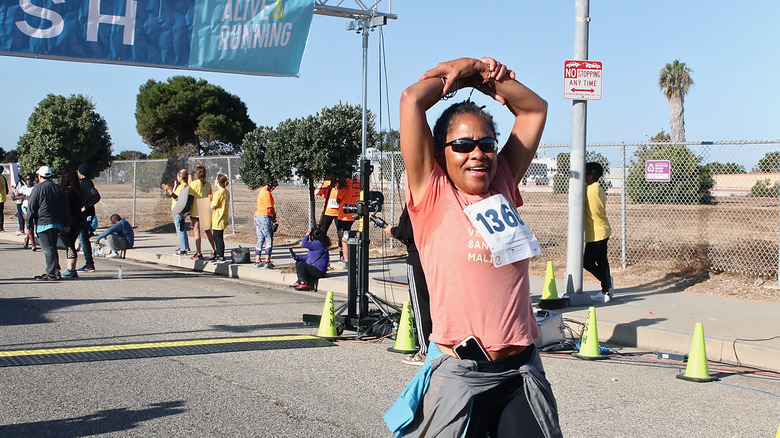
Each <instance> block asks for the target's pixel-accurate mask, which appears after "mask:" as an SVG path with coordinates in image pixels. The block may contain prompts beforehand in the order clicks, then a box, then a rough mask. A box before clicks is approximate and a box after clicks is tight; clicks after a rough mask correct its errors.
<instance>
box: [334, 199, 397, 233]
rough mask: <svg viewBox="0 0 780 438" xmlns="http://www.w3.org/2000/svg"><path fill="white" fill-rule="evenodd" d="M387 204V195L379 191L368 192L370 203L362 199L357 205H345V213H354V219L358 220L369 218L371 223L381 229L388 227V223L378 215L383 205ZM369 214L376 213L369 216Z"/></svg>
mask: <svg viewBox="0 0 780 438" xmlns="http://www.w3.org/2000/svg"><path fill="white" fill-rule="evenodd" d="M384 203H385V195H383V194H382V192H379V191H369V192H368V202H366V200H364V199H361V200H360V201H358V202H357V204H344V213H354V216H353V218H354V219H355V220H358V219H359V218H361V217H363V216H368V218H369V219H370V220H371V222H372V223H373V224H374V225H376V226H377V227H379V228H385V227H387V222H385V220H384V219H382V218H381V217H379V216H377V215H376V214H377V213H379V212H381V211H382V205H383V204H384ZM369 213H374V214H373V215H370V216H369Z"/></svg>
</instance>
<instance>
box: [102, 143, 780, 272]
mask: <svg viewBox="0 0 780 438" xmlns="http://www.w3.org/2000/svg"><path fill="white" fill-rule="evenodd" d="M779 145H780V140H774V141H739V142H689V143H686V144H684V145H671V144H665V143H628V142H626V143H597V144H589V145H588V147H587V153H586V160H588V161H598V162H600V163H602V165H603V166H604V168H605V171H606V173H605V175H604V177H603V178H602V181H601V183H602V184H604V186H605V188H606V191H607V214H608V216H609V220H610V223H611V225H612V237H611V238H610V248H609V257H610V263H611V264H612V265H613V266H622V267H626V266H630V265H643V264H644V265H658V264H663V265H665V266H674V267H676V268H678V269H680V268H684V269H690V270H714V271H724V272H732V273H743V274H748V275H753V276H761V277H765V278H772V277H775V278H776V277H777V275H778V261H779V260H780V250H779V246H780V245H779V241H780V202H778V187H779V186H780V163H779V162H778V161H779V160H778V156H780V152H777V151H778V150H780V148H779V147H778V146H779ZM569 151H570V147H569V145H565V144H561V145H541V146H540V148H539V151H538V154H537V158H536V159H535V160H534V162H533V164H532V165H531V168H530V169H529V171H528V173H527V174H526V177H525V178H524V179H523V182H522V184H521V185H520V192H521V193H522V195H523V199H524V205H523V207H521V208H520V210H519V211H520V214H521V216H522V217H523V219H524V220H525V221H526V222H527V223H528V225H529V226H530V228H531V230H533V232H534V234H535V235H536V237H537V238H538V239H539V242H540V243H541V245H542V248H543V249H542V255H541V256H540V258H543V259H544V260H545V261H546V260H553V261H555V263H556V264H558V263H561V264H565V258H566V242H567V224H568V215H569V208H568V176H569V168H568V167H569V164H568V162H569V161H568V153H569ZM368 158H369V159H370V160H371V162H372V164H373V166H374V170H373V172H372V174H371V190H378V191H381V192H382V193H383V195H384V197H385V203H384V207H383V211H382V212H381V213H378V216H380V217H383V218H384V219H385V220H387V221H388V222H391V223H395V222H397V219H398V217H399V216H400V214H401V211H402V210H403V206H404V203H405V197H404V190H403V171H404V165H403V161H402V160H401V156H400V154H399V153H398V152H382V153H372V154H370V155H369V156H368ZM198 165H203V166H205V167H206V169H207V175H208V180H209V181H213V178H214V177H215V176H216V175H217V174H218V173H223V174H225V175H226V176H228V179H229V181H230V183H231V184H230V186H229V187H228V189H229V190H230V192H231V203H232V205H231V210H230V211H231V223H230V227H229V229H228V230H227V232H228V234H229V233H230V232H231V231H232V232H233V233H234V234H235V235H237V236H238V237H239V238H240V240H241V241H245V242H252V241H253V236H254V235H255V231H254V222H253V216H254V211H255V199H256V196H257V192H256V191H251V190H249V189H248V188H247V187H246V185H245V184H243V183H242V182H241V177H240V175H239V170H238V169H239V168H240V158H239V157H208V158H181V159H168V160H142V161H115V162H114V163H113V164H112V166H111V167H110V168H108V169H106V170H105V171H104V172H103V173H102V174H101V175H100V176H99V177H98V178H96V179H95V184H96V186H97V188H98V190H100V193H101V195H102V200H101V203H100V204H99V205H98V217H99V219H100V220H101V222H102V223H105V221H106V220H107V218H108V217H109V216H110V215H111V214H112V213H115V212H116V213H119V214H120V215H122V216H123V217H126V218H128V219H131V220H132V223H133V224H134V225H135V226H137V227H139V229H141V230H149V231H153V232H171V233H173V232H174V228H173V224H172V223H171V218H170V207H171V201H170V198H168V197H166V196H165V195H164V192H163V191H162V190H161V189H160V184H161V183H163V182H165V183H168V184H172V183H173V181H174V175H175V172H176V171H177V170H178V169H180V168H186V169H189V170H192V169H194V167H195V166H198ZM648 166H649V167H648ZM667 180H668V181H667ZM274 198H275V200H276V209H277V215H278V220H279V223H280V229H279V234H278V235H277V242H279V243H285V242H289V243H292V242H294V241H295V240H298V239H300V238H301V236H303V234H304V233H305V232H306V230H308V229H309V228H310V227H311V226H312V224H310V223H309V217H310V211H309V208H310V207H309V192H308V186H307V185H304V184H303V183H302V182H300V181H291V182H286V183H282V184H281V185H280V186H279V187H278V188H277V189H276V190H275V191H274ZM314 199H315V205H314V207H313V209H314V213H315V214H314V217H315V218H316V220H319V217H320V215H321V212H322V210H323V202H324V201H323V199H322V198H320V197H315V198H314ZM354 229H355V230H356V229H357V226H355V227H354ZM330 233H331V237H332V238H333V239H335V238H336V235H335V227H331V230H330ZM370 239H371V241H372V242H388V245H390V246H394V247H396V248H398V247H399V243H398V242H395V241H393V240H392V239H389V240H385V239H386V237H385V236H384V233H382V231H381V230H380V229H379V228H377V227H375V226H371V229H370ZM334 241H335V240H334Z"/></svg>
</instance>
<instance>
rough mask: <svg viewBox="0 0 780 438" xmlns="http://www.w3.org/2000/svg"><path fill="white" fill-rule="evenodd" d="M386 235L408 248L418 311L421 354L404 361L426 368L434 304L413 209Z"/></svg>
mask: <svg viewBox="0 0 780 438" xmlns="http://www.w3.org/2000/svg"><path fill="white" fill-rule="evenodd" d="M385 234H387V235H388V236H390V237H394V238H396V239H398V240H400V241H401V242H403V243H404V245H406V278H407V279H408V281H409V298H410V300H411V302H412V311H413V312H414V326H415V328H416V329H417V338H418V339H417V342H418V344H419V346H420V349H419V350H418V351H417V353H413V354H407V355H405V356H404V358H403V359H402V361H403V363H405V364H407V365H417V366H422V364H423V362H425V356H426V355H427V354H428V338H429V336H430V335H431V330H432V327H433V323H432V322H431V303H430V297H429V296H428V283H427V282H426V281H425V273H424V272H423V268H422V263H421V262H420V253H419V252H418V251H417V245H415V243H414V228H413V227H412V221H411V219H409V210H408V208H407V207H404V211H403V212H401V217H400V218H398V225H396V226H388V227H385Z"/></svg>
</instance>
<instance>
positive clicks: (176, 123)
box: [135, 76, 255, 157]
mask: <svg viewBox="0 0 780 438" xmlns="http://www.w3.org/2000/svg"><path fill="white" fill-rule="evenodd" d="M135 108H136V109H135V118H136V129H137V131H138V134H140V135H141V137H142V138H143V141H144V143H146V144H148V145H149V147H150V148H151V149H152V153H153V155H154V156H157V157H178V156H203V155H226V154H237V153H240V152H241V149H240V145H241V142H242V141H243V139H244V136H245V135H246V134H247V133H248V132H251V131H252V130H254V129H255V124H254V123H253V122H252V120H250V119H249V116H248V115H247V108H246V105H245V104H244V102H242V101H241V99H240V98H239V97H238V96H236V95H232V94H229V93H228V92H226V91H225V90H224V89H223V88H222V87H219V86H217V85H212V84H209V83H208V82H207V81H205V80H202V79H201V80H196V79H194V78H192V77H189V76H174V77H171V78H169V79H168V80H167V81H166V82H157V81H155V80H152V79H150V80H149V81H147V82H146V83H145V84H144V85H142V86H141V88H140V90H139V92H138V96H137V98H136V107H135Z"/></svg>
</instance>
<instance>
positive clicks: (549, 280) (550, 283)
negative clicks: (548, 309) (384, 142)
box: [542, 261, 558, 300]
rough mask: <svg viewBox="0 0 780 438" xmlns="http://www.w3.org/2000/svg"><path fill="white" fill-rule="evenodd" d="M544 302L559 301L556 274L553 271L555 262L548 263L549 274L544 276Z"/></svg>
mask: <svg viewBox="0 0 780 438" xmlns="http://www.w3.org/2000/svg"><path fill="white" fill-rule="evenodd" d="M542 299H543V300H557V299H558V288H557V287H556V286H555V273H554V271H553V262H551V261H548V262H547V272H545V274H544V289H543V290H542Z"/></svg>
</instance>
